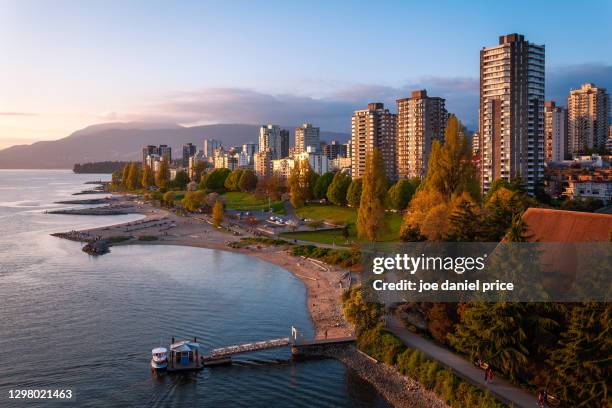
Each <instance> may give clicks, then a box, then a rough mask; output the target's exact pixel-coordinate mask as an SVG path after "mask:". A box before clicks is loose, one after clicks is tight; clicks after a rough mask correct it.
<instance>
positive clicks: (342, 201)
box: [327, 171, 351, 205]
mask: <svg viewBox="0 0 612 408" xmlns="http://www.w3.org/2000/svg"><path fill="white" fill-rule="evenodd" d="M350 185H351V178H350V177H349V176H348V175H346V174H345V173H342V172H341V171H339V172H337V173H336V174H335V175H334V178H333V179H332V182H331V184H330V185H329V187H328V188H327V198H328V199H329V201H330V202H332V203H334V204H336V205H346V194H347V191H348V188H349V186H350Z"/></svg>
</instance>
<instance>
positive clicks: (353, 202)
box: [346, 178, 363, 207]
mask: <svg viewBox="0 0 612 408" xmlns="http://www.w3.org/2000/svg"><path fill="white" fill-rule="evenodd" d="M362 187H363V183H362V181H361V179H360V178H358V179H355V180H353V181H351V185H350V186H349V188H348V190H347V192H346V201H347V203H348V204H349V205H350V206H351V207H359V202H360V201H361V191H362Z"/></svg>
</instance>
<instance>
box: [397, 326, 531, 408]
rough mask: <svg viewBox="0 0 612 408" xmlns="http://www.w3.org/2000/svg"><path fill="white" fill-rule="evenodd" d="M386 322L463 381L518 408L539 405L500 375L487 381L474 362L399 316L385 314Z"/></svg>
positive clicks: (407, 340)
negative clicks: (413, 328) (425, 335)
mask: <svg viewBox="0 0 612 408" xmlns="http://www.w3.org/2000/svg"><path fill="white" fill-rule="evenodd" d="M385 322H386V323H385V325H386V329H387V330H388V331H390V332H391V333H393V334H395V335H396V336H397V337H399V338H400V339H401V340H402V341H403V342H404V344H406V346H408V347H410V348H413V349H417V350H420V351H421V352H423V353H424V354H426V355H427V356H428V357H430V358H432V359H434V360H436V361H438V362H439V363H440V364H442V365H444V366H446V367H447V368H449V369H451V370H452V371H453V372H454V373H455V374H457V375H458V376H460V377H461V378H463V379H464V380H466V381H469V382H470V383H472V384H473V385H475V386H477V387H479V388H481V389H482V390H488V391H489V392H491V394H493V395H494V396H495V397H497V398H498V399H499V400H500V401H502V402H504V403H505V404H507V405H509V406H511V407H516V408H533V407H537V398H536V397H535V396H533V395H531V394H529V393H528V392H527V391H525V390H522V389H521V388H519V387H517V386H515V385H513V384H511V383H510V382H509V381H506V380H504V379H502V378H500V377H498V376H497V375H495V377H494V379H493V383H490V384H486V383H485V381H484V371H483V370H481V369H479V368H476V367H475V366H474V365H473V364H472V363H470V362H468V361H466V360H465V359H463V358H462V357H460V356H458V355H457V354H455V353H453V352H451V351H449V350H447V349H445V348H444V347H441V346H438V345H437V344H435V343H433V342H432V341H430V340H427V339H425V338H423V337H421V336H419V335H417V334H415V333H413V332H411V331H410V330H408V329H407V328H406V327H405V326H404V325H403V324H402V322H401V321H400V320H399V319H398V318H397V317H395V316H385ZM494 374H497V373H494Z"/></svg>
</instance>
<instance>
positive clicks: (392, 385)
mask: <svg viewBox="0 0 612 408" xmlns="http://www.w3.org/2000/svg"><path fill="white" fill-rule="evenodd" d="M319 354H320V355H321V356H322V357H330V358H335V359H337V360H339V361H341V362H342V363H344V364H345V365H346V366H347V367H349V368H350V369H352V370H353V371H355V372H356V373H357V374H358V375H359V377H361V378H362V379H364V380H366V381H367V382H369V383H370V384H372V385H373V386H374V388H376V390H377V391H378V392H379V393H380V394H381V395H382V396H383V397H384V398H385V399H386V400H387V401H388V402H389V403H390V404H391V405H393V406H394V407H400V408H409V407H410V408H449V407H448V405H446V403H444V401H442V400H441V399H440V398H439V397H438V396H437V395H436V394H434V393H433V392H431V391H428V390H426V389H425V388H423V386H422V385H421V384H419V383H418V382H417V381H415V380H413V379H412V378H410V377H406V376H403V375H401V374H400V373H398V372H397V370H396V369H395V368H393V367H391V366H389V365H387V364H384V363H381V362H378V361H376V360H375V359H373V358H372V357H370V356H368V355H367V354H365V353H363V352H361V351H359V350H357V348H356V347H355V346H354V345H341V346H337V347H327V348H325V349H324V350H321V352H320V353H319Z"/></svg>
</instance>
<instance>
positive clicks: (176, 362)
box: [168, 339, 203, 371]
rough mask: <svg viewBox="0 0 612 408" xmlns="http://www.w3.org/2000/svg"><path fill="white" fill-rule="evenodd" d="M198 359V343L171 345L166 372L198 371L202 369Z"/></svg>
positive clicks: (184, 342) (182, 341) (181, 342)
mask: <svg viewBox="0 0 612 408" xmlns="http://www.w3.org/2000/svg"><path fill="white" fill-rule="evenodd" d="M194 340H195V339H194ZM200 357H201V356H200V344H199V343H197V342H195V341H190V340H181V341H178V342H175V343H172V344H171V345H170V354H169V356H168V371H183V370H199V369H201V368H203V365H202V361H201V358H200Z"/></svg>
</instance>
